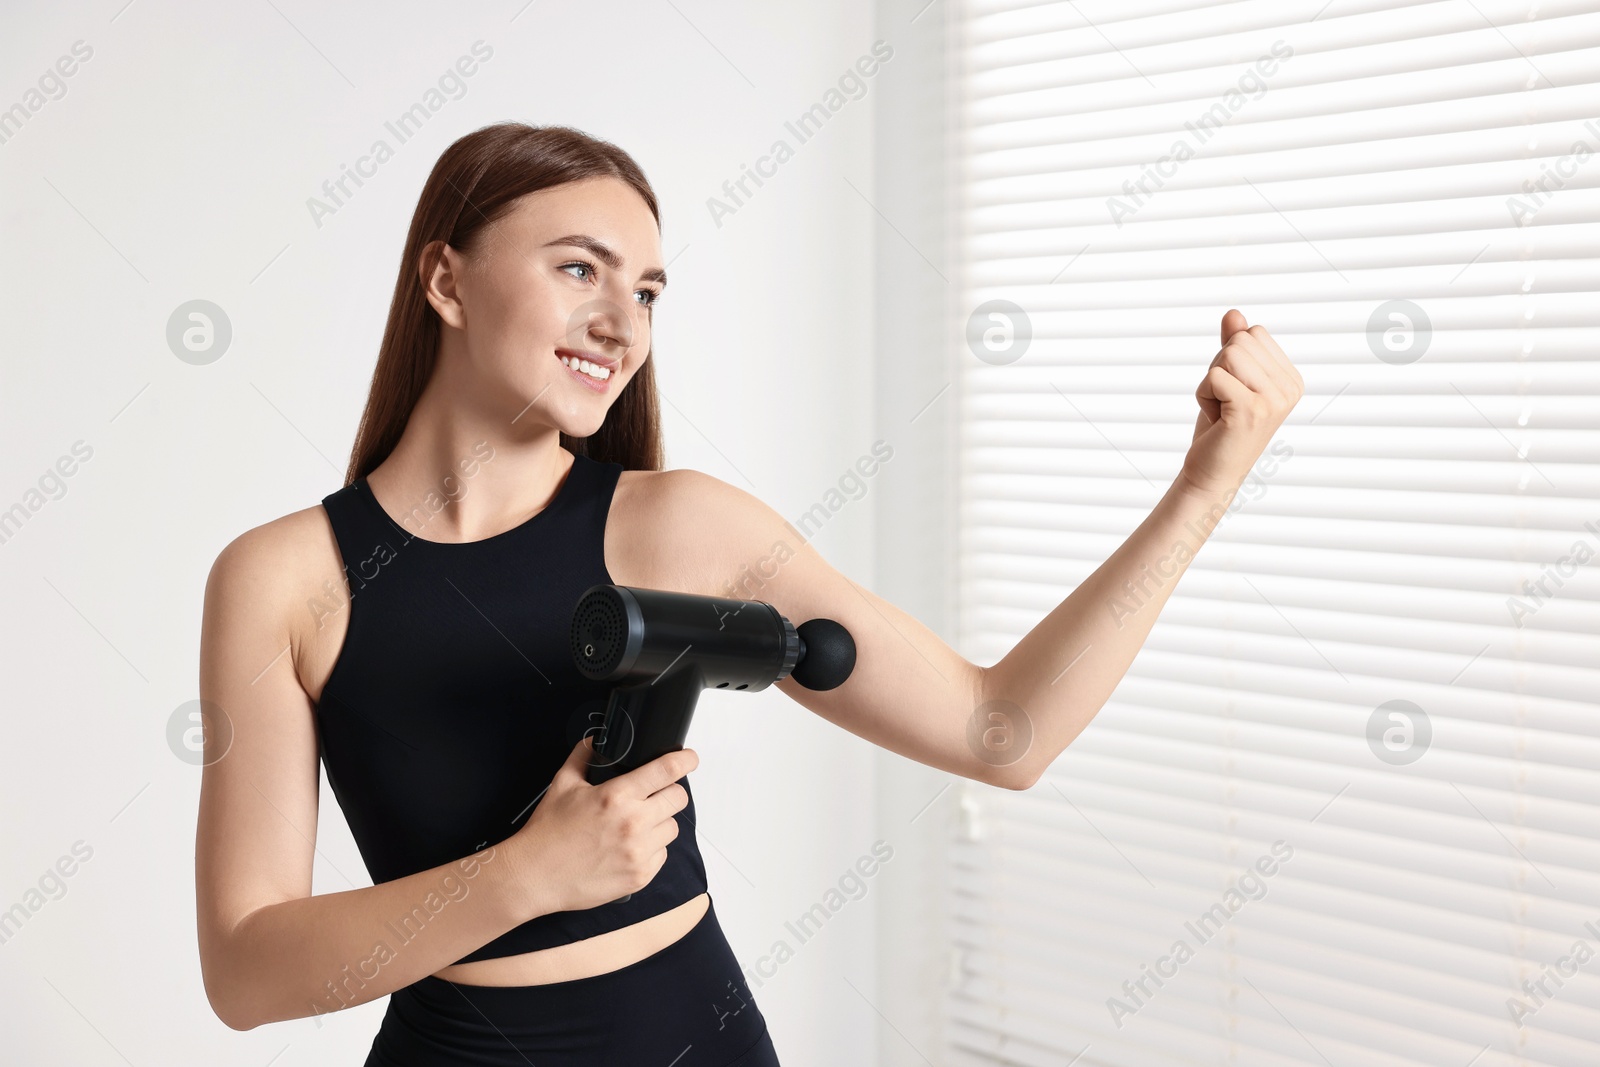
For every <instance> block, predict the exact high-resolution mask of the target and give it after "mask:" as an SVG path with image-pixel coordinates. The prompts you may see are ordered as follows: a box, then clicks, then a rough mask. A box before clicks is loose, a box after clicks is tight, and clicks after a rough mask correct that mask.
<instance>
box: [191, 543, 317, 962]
mask: <svg viewBox="0 0 1600 1067" xmlns="http://www.w3.org/2000/svg"><path fill="white" fill-rule="evenodd" d="M279 541H281V537H274V536H273V535H272V534H270V533H268V532H266V528H260V529H257V530H253V531H251V532H250V533H248V534H245V535H244V536H242V537H240V538H239V539H238V540H236V541H234V542H233V543H232V544H230V545H229V546H228V547H227V548H225V549H224V550H223V551H222V553H221V554H220V555H219V556H218V557H217V561H216V563H215V564H213V566H212V568H211V574H210V576H209V577H208V579H207V581H206V591H205V607H204V617H203V621H202V624H201V637H200V700H201V706H202V708H203V713H202V714H203V718H204V732H205V747H204V760H203V769H202V771H201V784H200V812H199V818H198V822H197V826H196V832H195V901H196V908H197V920H198V924H199V936H200V953H201V961H202V965H203V966H204V965H205V964H206V961H207V960H208V959H211V960H213V962H214V954H215V953H217V952H220V951H224V950H225V949H226V947H227V940H228V936H229V935H230V934H231V933H232V931H233V930H234V929H235V927H236V926H237V925H238V924H239V922H240V921H241V920H243V919H244V918H245V916H247V915H249V914H250V913H251V912H252V911H254V910H255V909H257V908H260V907H263V906H265V905H268V904H273V903H278V902H280V901H284V900H291V899H296V898H299V897H305V896H309V895H310V894H311V867H312V857H313V853H314V849H315V842H316V833H317V787H318V774H317V738H316V728H315V722H314V718H313V707H312V704H311V701H310V699H309V697H307V695H306V692H305V690H304V689H303V688H302V687H301V685H300V683H299V680H298V678H297V677H296V674H295V670H294V659H293V654H292V653H293V650H292V649H291V648H290V647H289V645H290V625H289V615H288V611H289V608H288V598H287V596H286V595H285V593H284V592H283V588H284V585H285V580H284V577H283V571H284V569H285V560H284V558H283V555H284V553H283V549H282V545H281V543H275V542H279Z"/></svg>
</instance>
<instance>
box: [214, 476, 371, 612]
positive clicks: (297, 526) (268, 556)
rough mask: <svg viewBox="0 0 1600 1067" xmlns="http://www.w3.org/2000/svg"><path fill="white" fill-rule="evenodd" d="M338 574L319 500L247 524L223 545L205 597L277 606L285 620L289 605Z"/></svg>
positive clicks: (262, 608) (260, 608)
mask: <svg viewBox="0 0 1600 1067" xmlns="http://www.w3.org/2000/svg"><path fill="white" fill-rule="evenodd" d="M339 574H340V565H339V555H338V542H337V541H336V540H335V539H334V536H333V527H332V525H331V523H330V522H329V520H328V514H327V510H326V509H325V508H324V507H323V506H322V504H321V503H320V502H319V503H316V504H313V505H311V506H310V507H305V508H301V509H299V510H297V511H291V512H289V513H288V514H286V515H282V516H279V517H278V518H275V519H271V520H269V521H267V522H264V523H262V524H260V525H259V526H252V527H250V528H249V529H247V530H245V531H244V532H242V533H240V534H238V535H237V536H235V537H234V538H233V539H232V540H231V541H229V542H228V543H227V544H226V545H224V546H223V547H222V549H221V551H219V552H218V553H217V556H216V558H215V559H214V560H213V561H212V564H211V570H210V573H209V574H208V576H207V578H206V599H207V602H208V603H214V602H227V603H229V604H233V605H240V606H243V605H248V606H249V607H250V609H251V610H252V611H254V612H256V613H263V612H267V613H272V612H275V611H277V610H281V611H282V612H283V613H284V614H283V621H284V623H285V625H288V623H289V620H290V618H291V617H292V616H291V614H290V611H291V609H292V608H293V606H294V605H296V604H299V603H301V602H302V601H303V600H304V599H305V597H306V596H307V595H315V594H316V593H317V592H318V591H319V590H320V589H321V587H322V584H323V580H324V579H325V578H329V577H338V576H339ZM308 591H309V593H308ZM219 598H220V601H219Z"/></svg>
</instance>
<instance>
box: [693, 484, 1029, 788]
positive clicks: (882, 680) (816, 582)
mask: <svg viewBox="0 0 1600 1067" xmlns="http://www.w3.org/2000/svg"><path fill="white" fill-rule="evenodd" d="M694 493H695V495H697V496H698V497H699V498H700V500H699V509H698V510H699V513H700V514H701V515H702V516H704V515H707V514H710V515H715V516H717V525H716V527H715V528H716V529H717V530H718V532H719V533H720V535H721V536H719V537H717V538H716V540H715V547H714V548H712V549H710V550H709V551H710V558H709V568H710V571H711V572H712V574H713V575H715V577H714V578H713V579H712V580H711V581H710V582H709V583H708V584H709V587H710V588H709V589H708V592H710V593H711V595H716V596H728V597H733V598H736V599H740V600H760V601H765V602H766V603H768V604H771V605H772V606H773V607H775V608H777V609H778V611H779V612H781V613H782V614H783V615H784V617H785V618H787V619H789V620H790V621H791V622H793V623H794V624H795V625H796V626H799V625H800V624H802V623H804V622H807V621H809V620H811V619H818V618H825V619H832V620H834V621H835V622H837V623H839V624H840V625H842V626H843V627H844V628H845V629H846V630H848V631H849V632H850V636H851V638H852V639H853V640H854V642H855V646H856V664H855V668H854V670H853V671H852V672H851V674H850V677H849V678H848V679H846V680H845V682H844V683H843V684H841V685H839V686H837V687H836V688H834V689H829V690H822V691H817V690H811V689H806V688H805V687H803V686H801V685H800V684H799V683H798V682H796V681H795V680H794V679H793V678H792V677H791V678H786V679H784V680H783V681H781V682H779V683H777V687H778V689H779V690H781V691H782V692H783V693H785V694H786V695H788V696H789V697H791V698H793V699H794V700H795V701H796V702H797V703H799V704H800V705H801V706H802V707H805V708H806V709H808V710H810V711H812V712H814V713H816V714H817V715H820V716H822V717H823V718H825V719H827V720H828V721H830V722H832V723H834V724H835V725H837V726H840V727H843V728H844V729H846V730H849V731H850V732H851V733H853V734H856V735H857V736H858V737H861V738H864V739H865V740H868V741H871V742H872V743H873V744H876V745H878V746H880V747H882V748H886V749H889V750H890V751H892V752H896V753H899V754H900V755H902V756H905V757H907V758H908V759H913V760H916V761H917V762H919V763H923V764H927V765H928V766H931V767H937V768H939V769H940V770H944V771H949V772H950V773H952V774H959V775H961V776H963V777H966V778H972V779H975V780H977V781H984V782H989V783H992V784H998V785H1008V786H1009V785H1010V784H1011V783H1010V780H1009V778H1007V776H1006V773H1005V768H1003V767H998V766H995V765H993V764H992V763H990V762H986V761H985V760H984V759H982V758H980V756H979V754H978V753H977V752H976V751H975V750H974V748H973V747H972V745H971V744H970V743H969V734H968V731H969V724H970V723H971V722H972V721H973V718H974V715H976V714H979V708H978V705H979V703H980V702H981V695H980V694H981V693H982V680H983V669H982V668H980V667H978V666H976V665H975V664H973V663H972V662H971V661H969V660H967V659H966V658H965V657H963V656H961V655H960V654H959V653H957V652H956V651H955V650H954V649H953V648H951V647H950V646H949V645H948V644H946V643H945V642H944V641H943V640H942V639H941V638H940V637H939V636H938V635H937V634H935V633H934V632H933V631H932V630H931V629H929V628H928V627H927V626H925V625H923V624H922V623H921V622H920V621H918V620H917V619H916V618H915V617H913V616H912V615H910V614H909V613H907V612H905V611H903V610H901V609H900V608H899V607H897V606H895V605H894V604H892V603H890V602H889V601H887V600H884V599H883V598H882V597H880V596H878V595H877V594H875V593H873V592H872V591H871V590H869V589H867V588H865V587H863V586H861V585H859V584H858V583H856V582H854V581H852V580H851V579H850V578H848V577H847V576H845V575H844V574H842V573H840V572H839V571H838V570H837V569H835V568H834V567H833V566H832V565H831V564H829V563H828V561H827V560H825V559H823V558H822V556H821V554H820V553H818V552H817V550H816V549H815V548H814V547H812V546H811V545H810V544H809V543H808V542H807V541H806V540H805V539H804V538H803V537H801V536H800V534H799V532H798V531H797V530H796V529H795V528H794V526H793V525H791V524H790V523H788V522H787V521H785V520H784V519H783V518H782V517H781V516H780V515H778V514H777V513H776V512H775V511H774V510H773V509H772V508H771V507H769V506H767V505H766V504H765V503H763V502H762V501H761V500H760V499H758V498H756V497H754V496H752V495H751V494H749V493H746V492H744V491H743V490H741V489H739V488H737V487H735V486H730V485H728V484H726V483H724V482H721V481H718V480H717V479H714V478H711V477H710V476H709V475H701V476H700V479H699V484H698V485H697V486H696V488H695V490H694ZM701 528H702V529H704V528H705V527H704V524H703V519H702V526H701Z"/></svg>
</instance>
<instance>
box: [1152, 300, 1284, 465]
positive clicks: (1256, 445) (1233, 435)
mask: <svg viewBox="0 0 1600 1067" xmlns="http://www.w3.org/2000/svg"><path fill="white" fill-rule="evenodd" d="M1247 327H1248V328H1247ZM1305 390H1306V383H1305V379H1303V378H1301V377H1300V372H1299V371H1298V370H1296V369H1295V367H1294V364H1293V363H1290V362H1289V357H1288V356H1286V355H1284V354H1283V349H1281V348H1279V347H1278V342H1276V341H1274V340H1273V339H1272V335H1271V334H1270V333H1268V332H1267V328H1266V327H1265V326H1249V325H1248V324H1247V323H1246V322H1245V318H1244V315H1243V314H1242V313H1241V312H1239V311H1238V310H1237V309H1234V308H1230V309H1229V310H1228V312H1227V314H1225V315H1223V316H1222V348H1221V350H1219V351H1218V352H1217V354H1216V357H1215V358H1214V359H1212V361H1211V367H1210V369H1208V370H1207V371H1206V376H1205V377H1204V378H1203V379H1201V381H1200V387H1199V388H1198V389H1196V390H1195V391H1194V395H1195V399H1196V400H1198V401H1199V402H1200V414H1199V415H1198V416H1196V418H1195V422H1194V441H1193V442H1192V443H1191V444H1190V445H1189V453H1188V455H1186V456H1185V457H1184V459H1183V470H1182V471H1181V472H1180V473H1179V475H1178V477H1179V479H1180V480H1181V481H1183V482H1186V483H1187V484H1188V485H1189V486H1190V487H1192V488H1194V489H1196V490H1198V491H1200V492H1202V493H1205V494H1206V495H1214V496H1223V495H1228V494H1231V493H1233V492H1234V491H1235V490H1237V489H1238V488H1239V486H1240V484H1241V483H1243V481H1244V479H1245V477H1246V476H1247V475H1248V474H1249V473H1250V468H1251V467H1252V466H1254V465H1255V462H1256V460H1257V459H1259V458H1260V457H1261V453H1262V452H1263V451H1265V450H1266V447H1267V443H1268V442H1269V441H1271V440H1272V435H1273V434H1274V433H1275V432H1277V429H1278V427H1279V426H1281V425H1283V420H1284V419H1285V418H1287V417H1288V415H1289V412H1290V411H1291V410H1292V409H1293V408H1294V406H1295V404H1297V403H1299V401H1300V398H1301V397H1302V396H1304V395H1305Z"/></svg>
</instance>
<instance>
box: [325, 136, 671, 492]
mask: <svg viewBox="0 0 1600 1067" xmlns="http://www.w3.org/2000/svg"><path fill="white" fill-rule="evenodd" d="M594 177H613V178H620V179H622V180H623V181H625V182H627V183H628V184H629V185H630V186H632V187H633V188H634V190H636V191H637V192H638V194H639V195H640V196H641V197H643V198H644V202H645V203H646V204H648V205H649V207H650V213H651V214H652V215H654V216H655V219H656V225H657V226H658V227H659V226H660V225H661V212H660V209H659V208H658V207H657V205H656V195H655V192H654V190H652V189H651V188H650V183H649V182H648V181H647V180H646V179H645V176H644V172H643V171H642V170H641V169H640V168H639V165H638V164H637V163H635V162H634V161H633V157H631V156H629V155H628V153H626V152H624V151H623V150H622V149H620V148H618V147H617V146H616V145H614V144H611V143H610V142H608V141H601V140H598V139H596V138H594V137H590V136H589V135H588V134H586V133H583V132H582V131H580V130H575V129H573V128H571V127H570V126H528V125H525V124H523V123H520V122H501V123H496V124H494V125H492V126H485V127H483V128H482V129H480V130H475V131H474V132H472V133H469V134H467V135H466V136H465V137H462V138H460V139H459V140H457V141H456V142H455V143H454V144H452V145H451V146H450V147H449V148H447V149H445V150H444V153H443V154H442V155H441V156H440V157H439V161H438V162H437V163H435V164H434V165H433V173H431V174H429V175H428V181H427V184H425V185H424V186H423V187H422V195H421V196H420V197H418V199H417V210H416V213H415V214H413V215H412V216H411V230H410V232H409V233H407V234H406V246H405V250H404V251H403V252H402V253H401V255H400V274H399V277H397V278H396V279H395V283H394V299H393V300H392V301H390V304H389V320H388V322H387V323H386V324H385V325H384V328H383V343H382V344H381V345H380V346H379V348H378V364H377V366H376V367H375V368H374V369H373V371H372V385H371V387H370V389H369V390H368V392H367V406H366V408H365V409H364V410H363V411H362V413H361V424H360V427H359V428H358V429H357V431H356V440H355V445H354V446H353V447H352V448H351V450H350V466H349V467H348V468H347V469H346V471H345V484H346V485H349V484H350V483H351V482H354V481H355V480H356V479H358V478H361V477H364V476H365V475H367V474H369V473H371V471H372V470H373V468H375V467H377V465H378V464H380V463H382V462H383V461H384V459H385V458H387V457H388V455H389V453H390V452H392V451H394V446H395V444H396V443H397V442H398V441H399V440H400V434H401V431H403V430H404V429H405V426H406V420H407V419H409V418H410V417H411V411H412V409H413V408H414V407H416V404H417V398H418V397H420V396H421V395H422V389H423V387H424V386H425V385H427V384H428V379H429V377H430V376H432V374H433V368H434V364H435V363H436V362H437V360H438V358H439V326H440V322H439V313H438V312H436V311H434V310H433V305H431V304H429V303H428V301H427V298H426V297H425V296H424V295H423V285H422V280H421V278H420V277H419V276H418V264H419V263H420V261H421V256H422V250H423V248H425V247H426V246H427V245H428V244H429V243H430V242H432V241H444V242H446V243H448V244H449V245H450V247H452V248H456V249H467V248H471V247H473V242H474V238H476V237H477V235H478V233H479V231H480V230H482V229H483V228H484V227H485V226H488V225H490V224H491V223H493V222H495V221H496V220H498V219H499V218H500V217H501V216H502V215H504V214H506V213H507V212H508V211H510V210H511V208H512V206H513V203H514V201H516V199H517V198H518V197H520V196H524V195H526V194H528V193H532V192H537V191H538V190H540V189H548V188H550V187H552V186H556V185H563V184H565V183H567V182H573V181H579V180H581V179H584V178H594ZM654 367H655V360H653V359H650V358H646V359H645V361H644V364H643V365H642V366H640V367H639V369H638V370H637V371H635V372H634V375H633V377H632V378H631V379H629V381H628V384H627V385H626V386H624V387H623V390H622V392H621V393H620V394H618V396H617V399H616V401H615V402H614V403H613V404H612V405H611V408H610V410H608V411H607V412H606V418H605V422H603V423H602V424H601V426H600V428H599V429H598V430H596V431H595V432H594V433H592V434H590V435H589V436H588V437H568V436H567V435H566V434H565V433H562V434H561V445H562V447H564V448H566V449H568V450H569V451H571V452H573V453H576V454H578V455H586V456H589V457H590V458H592V459H597V460H600V461H601V462H616V463H621V464H622V466H623V468H624V469H626V470H653V471H654V470H660V469H661V468H662V466H663V449H662V443H661V409H660V405H659V402H658V400H657V394H656V379H655V372H654Z"/></svg>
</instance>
